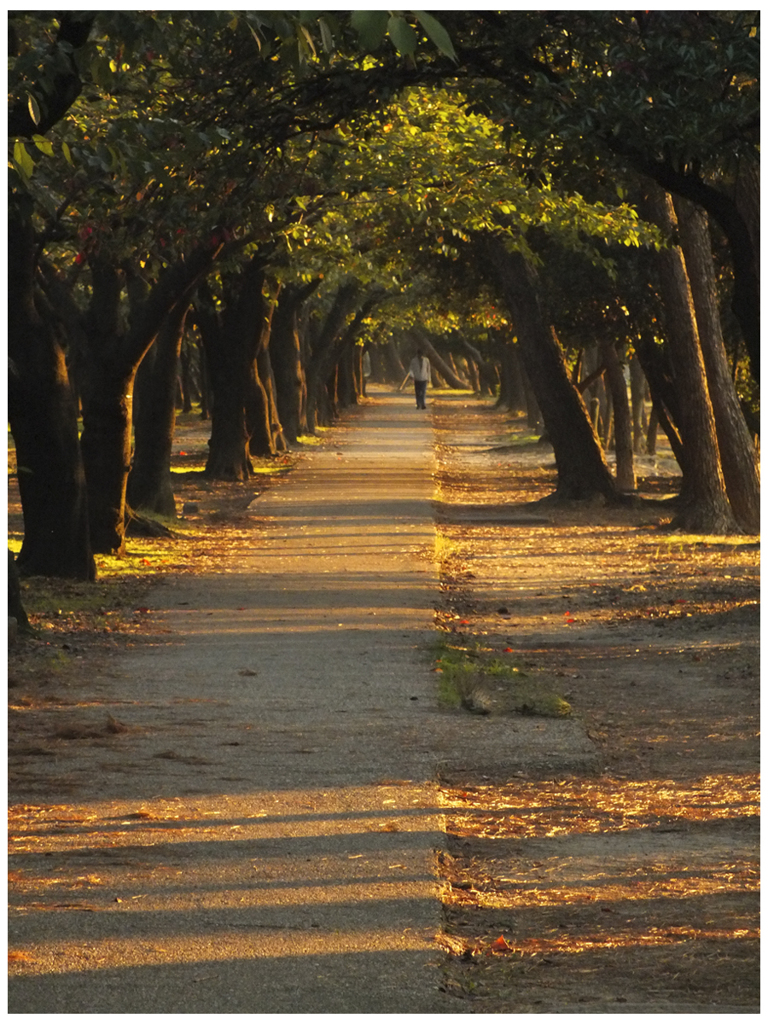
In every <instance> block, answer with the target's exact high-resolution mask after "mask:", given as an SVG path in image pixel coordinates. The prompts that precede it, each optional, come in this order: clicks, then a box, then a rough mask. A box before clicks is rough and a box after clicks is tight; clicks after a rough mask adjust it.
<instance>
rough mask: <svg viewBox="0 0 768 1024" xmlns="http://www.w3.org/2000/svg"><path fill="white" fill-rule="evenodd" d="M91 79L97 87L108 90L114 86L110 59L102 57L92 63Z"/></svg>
mask: <svg viewBox="0 0 768 1024" xmlns="http://www.w3.org/2000/svg"><path fill="white" fill-rule="evenodd" d="M91 78H92V79H93V80H94V82H95V83H96V85H99V86H101V87H102V88H108V87H109V86H111V84H112V68H111V67H110V61H109V57H106V56H103V55H102V56H100V57H96V58H95V59H94V60H92V61H91Z"/></svg>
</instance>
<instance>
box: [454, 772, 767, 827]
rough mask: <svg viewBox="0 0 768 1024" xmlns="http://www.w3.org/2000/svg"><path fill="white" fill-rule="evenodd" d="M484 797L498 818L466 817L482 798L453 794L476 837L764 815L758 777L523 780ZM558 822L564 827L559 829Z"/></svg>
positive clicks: (488, 789) (485, 789) (486, 789)
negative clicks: (466, 807) (464, 808)
mask: <svg viewBox="0 0 768 1024" xmlns="http://www.w3.org/2000/svg"><path fill="white" fill-rule="evenodd" d="M480 792H482V793H483V797H484V803H485V806H486V807H487V808H489V809H490V811H491V813H490V814H488V813H483V812H481V813H475V812H471V813H469V814H467V815H462V812H461V807H462V804H464V803H467V804H469V803H472V802H473V801H474V799H475V796H474V795H471V794H469V793H467V794H466V795H462V790H461V789H451V790H447V791H446V793H445V796H446V803H447V804H448V805H449V806H450V807H451V818H452V821H453V823H454V829H456V830H458V831H460V830H461V828H462V825H466V826H470V825H471V828H472V833H473V835H478V834H480V835H488V836H496V837H499V838H501V837H504V836H506V837H511V836H517V837H521V838H522V837H524V838H531V837H536V836H557V835H565V836H567V835H572V834H574V833H583V832H600V833H604V832H620V831H626V830H628V829H638V828H653V827H657V826H658V825H659V822H660V821H661V820H662V819H663V820H668V821H689V822H696V821H712V820H714V819H724V818H738V817H742V816H744V815H753V814H759V813H760V803H759V801H760V776H759V774H758V773H756V772H752V773H745V774H742V775H728V774H724V775H708V776H706V777H704V778H702V779H698V780H696V781H693V782H690V783H688V784H687V785H686V784H685V783H673V782H672V781H671V780H666V781H665V780H658V779H644V780H641V781H631V780H628V779H622V778H615V779H614V778H609V777H606V776H600V777H599V778H597V779H568V780H565V781H562V782H555V781H536V782H527V781H525V780H521V781H520V782H519V783H515V784H514V786H511V787H510V786H508V787H504V788H503V789H501V790H500V789H499V788H498V787H492V786H478V787H473V794H478V793H480ZM510 796H511V797H512V799H510ZM553 819H557V820H558V824H556V825H553ZM481 821H482V823H483V824H482V825H480V824H479V823H480V822H481Z"/></svg>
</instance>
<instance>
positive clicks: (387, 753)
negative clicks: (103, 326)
mask: <svg viewBox="0 0 768 1024" xmlns="http://www.w3.org/2000/svg"><path fill="white" fill-rule="evenodd" d="M429 417H430V414H429V411H427V413H424V412H421V411H419V410H416V409H415V408H412V400H411V399H410V397H408V398H406V397H404V396H398V395H387V394H379V395H377V397H376V400H375V402H374V403H372V404H371V405H368V406H366V407H364V408H362V409H359V410H356V411H355V413H354V414H353V415H352V417H351V419H350V421H349V422H348V427H347V429H344V430H340V431H338V432H336V433H334V435H333V437H334V443H335V444H337V445H338V444H339V441H340V446H339V447H326V448H324V449H321V450H318V451H316V452H313V453H312V454H311V455H310V456H308V457H307V458H306V459H305V460H304V461H303V462H302V464H301V465H300V467H299V468H298V469H297V470H296V471H295V472H294V473H293V474H292V475H291V477H290V478H289V479H288V480H287V481H285V482H284V483H283V484H281V485H280V486H279V487H276V488H274V489H273V490H271V491H269V492H268V493H267V494H265V495H264V496H263V498H260V499H258V500H257V501H256V502H255V503H254V505H253V516H254V520H255V522H254V527H255V529H254V550H253V552H252V555H251V557H249V558H248V559H247V560H246V561H245V562H243V564H239V565H230V566H227V567H226V569H227V571H226V573H222V574H221V575H217V576H215V577H207V578H205V577H204V578H200V577H198V578H196V579H194V580H190V579H184V580H180V581H178V582H176V583H174V584H173V585H171V586H166V587H164V588H162V589H161V590H160V591H159V593H158V595H157V596H156V597H155V598H154V599H153V600H154V604H155V606H156V605H157V602H158V601H159V602H161V604H162V611H161V613H160V626H161V627H163V628H165V629H167V630H168V631H169V633H168V634H167V636H168V642H167V643H165V644H159V645H157V646H155V647H147V648H142V649H140V650H137V651H136V652H135V653H133V654H130V655H128V656H125V657H121V658H120V659H119V661H118V662H117V665H116V670H115V673H114V675H113V676H112V677H110V678H105V679H103V680H98V681H95V684H94V686H95V690H96V691H97V692H99V693H100V694H101V696H102V698H104V699H105V700H107V701H108V699H109V697H110V694H111V695H112V696H113V697H114V696H115V695H116V694H117V695H119V698H120V700H122V701H124V702H125V703H124V705H122V706H121V710H120V715H119V717H120V721H121V722H122V723H124V724H125V726H127V731H126V732H125V733H124V734H122V735H120V736H119V737H118V741H117V742H110V743H104V744H101V745H99V744H94V745H92V746H91V747H90V748H89V752H88V753H87V754H83V761H82V763H81V766H80V773H81V774H80V779H79V788H78V801H79V802H80V806H79V809H78V812H77V813H74V812H73V813H72V814H70V815H69V816H66V817H64V818H62V816H61V815H60V814H59V815H58V816H57V815H56V814H55V813H53V812H51V813H46V810H45V808H43V809H36V810H35V816H36V817H35V821H36V826H35V828H34V829H33V830H32V831H31V832H30V836H29V843H28V845H27V847H26V848H25V849H21V850H19V851H18V853H17V856H16V857H15V858H14V863H15V864H16V865H17V866H20V867H21V868H22V869H23V870H25V871H28V872H33V873H34V872H37V873H38V874H39V875H41V876H44V875H45V874H46V872H47V875H48V876H49V877H50V878H51V879H52V880H53V881H60V880H61V878H64V879H67V880H68V881H69V883H71V884H69V892H70V898H69V900H68V901H65V902H62V903H60V904H54V905H50V904H48V905H46V906H45V907H44V908H42V909H41V908H40V907H38V908H35V906H34V905H33V906H31V907H29V908H27V910H26V912H24V913H22V914H20V915H18V916H15V915H14V916H13V917H12V920H11V941H12V943H13V946H14V948H16V949H21V950H22V951H23V950H28V951H31V952H30V959H29V960H28V962H27V963H26V964H25V965H24V969H23V970H19V971H18V972H17V973H13V976H12V978H11V981H10V988H9V1000H10V1002H9V1008H10V1011H11V1012H16V1013H66V1012H72V1013H110V1012H118V1013H179V1012H181V1013H213V1012H217V1013H254V1012H255V1013H429V1012H449V1011H450V1012H455V1010H456V1007H455V1003H454V1002H452V1003H451V1004H450V1005H448V1004H447V1003H445V1002H444V1001H443V1000H444V999H446V998H447V997H445V996H443V994H442V993H441V992H440V990H439V982H440V976H439V963H440V951H439V949H438V947H437V946H436V944H435V935H436V933H437V932H438V930H439V928H440V923H441V915H440V902H439V893H438V888H437V882H436V874H435V851H436V849H438V848H440V847H441V846H442V841H443V834H442V816H441V811H440V808H439V807H438V806H437V805H438V801H437V791H436V787H435V784H434V781H433V780H434V779H435V777H436V771H437V770H438V769H439V768H440V767H446V766H447V767H448V768H450V767H451V765H454V764H461V765H467V764H469V765H474V766H475V767H477V768H480V769H482V764H483V761H484V759H485V760H487V761H488V763H491V762H493V763H495V765H496V767H498V765H499V763H508V764H509V765H510V766H513V765H514V764H515V763H518V762H519V763H524V762H529V761H530V760H531V759H534V760H536V759H537V758H538V759H539V760H541V759H542V758H544V759H546V758H547V757H549V756H551V755H550V752H551V751H553V750H556V751H557V752H558V757H559V758H560V759H564V760H565V761H568V760H569V759H570V760H575V761H579V760H581V761H584V760H587V761H588V760H589V759H590V758H591V757H592V755H593V751H592V747H591V744H590V743H589V741H588V740H587V739H586V737H585V736H584V735H583V733H582V732H581V730H580V727H579V726H578V725H577V724H576V723H573V722H559V721H547V722H546V723H542V722H536V723H533V722H529V721H526V720H525V719H522V720H520V721H518V722H512V721H511V720H503V719H498V720H480V719H476V718H473V717H471V716H467V715H464V714H457V713H456V712H451V711H447V710H444V709H441V708H440V707H439V706H438V704H437V701H436V687H435V683H434V675H433V674H432V672H431V662H430V658H429V653H428V646H429V643H430V640H431V638H432V629H433V608H434V604H435V602H436V599H437V593H438V581H437V579H436V576H435V568H434V563H433V553H434V528H433V516H432V506H431V498H432V470H433V462H432V431H431V426H430V419H429ZM80 883H81V884H80ZM77 884H80V890H79V891H75V892H74V895H73V894H72V893H73V888H75V887H76V885H77ZM53 911H55V912H53Z"/></svg>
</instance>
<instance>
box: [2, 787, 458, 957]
mask: <svg viewBox="0 0 768 1024" xmlns="http://www.w3.org/2000/svg"><path fill="white" fill-rule="evenodd" d="M433 797H434V794H433V792H432V790H431V788H430V787H426V788H425V787H419V786H413V785H411V784H409V783H408V782H407V781H405V780H393V781H392V782H391V784H390V783H389V782H388V780H383V781H382V783H381V785H378V786H372V787H362V788H356V789H352V788H348V789H344V790H338V791H334V790H327V791H323V792H320V791H312V790H309V791H301V792H296V793H291V792H283V793H281V794H279V797H278V795H277V794H274V793H266V792H265V793H252V794H249V795H244V796H242V797H238V798H232V797H227V796H225V795H220V796H211V797H205V798H203V797H200V798H194V797H193V798H184V799H182V798H179V799H170V800H149V801H145V802H144V803H142V804H141V805H140V806H138V807H137V806H136V805H135V804H122V803H112V802H110V803H103V804H91V805H87V806H78V805H66V804H59V805H49V806H23V805H22V806H15V807H13V808H11V812H10V830H9V840H10V847H11V854H10V859H9V867H10V892H11V895H10V908H9V909H10V914H11V919H12V936H13V937H12V940H11V944H10V949H9V957H10V963H11V969H12V973H15V974H19V973H20V974H21V975H22V976H23V975H25V974H29V973H30V972H32V973H35V974H51V973H54V974H56V973H67V972H72V971H83V970H88V971H92V970H101V969H106V968H127V967H137V966H143V967H146V966H152V965H157V964H180V963H186V964H193V965H194V964H203V963H205V964H208V963H211V962H223V961H229V960H242V959H243V958H247V957H255V958H258V959H260V960H263V959H264V958H274V957H286V956H298V955H301V956H313V955H318V954H321V953H325V954H327V953H350V952H358V953H374V952H380V951H385V950H392V951H395V950H397V951H408V950H411V951H413V950H426V949H433V950H434V949H435V938H436V936H435V928H434V927H432V928H426V929H425V928H424V927H421V928H420V927H419V923H420V922H421V924H422V925H423V924H424V920H423V918H426V920H427V922H428V921H429V920H430V919H431V918H430V913H432V914H433V913H434V911H431V912H429V911H428V908H429V907H433V906H434V877H433V874H432V866H431V858H429V857H428V856H427V857H425V850H429V849H430V848H431V847H433V846H435V845H437V841H438V840H437V835H438V834H437V831H436V828H437V825H436V822H437V821H438V818H437V814H438V809H437V808H436V807H435V806H433V805H432V800H433ZM419 905H423V907H424V908H425V910H427V913H426V915H420V913H419V912H418V909H417V910H416V912H414V907H417V908H418V906H419ZM51 914H55V915H56V916H57V919H58V920H57V923H56V927H55V934H56V938H55V939H52V938H49V937H48V927H47V924H46V919H47V918H49V917H50V915H51ZM127 915H128V916H129V917H130V918H131V919H132V920H129V921H127V922H126V920H125V918H126V916H127ZM413 925H415V927H411V926H413Z"/></svg>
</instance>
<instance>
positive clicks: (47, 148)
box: [32, 135, 53, 156]
mask: <svg viewBox="0 0 768 1024" xmlns="http://www.w3.org/2000/svg"><path fill="white" fill-rule="evenodd" d="M32 141H33V142H34V144H35V145H36V146H37V148H38V149H39V150H40V152H41V153H45V155H46V156H53V146H52V145H51V143H50V142H49V141H48V139H46V137H45V136H44V135H33V136H32Z"/></svg>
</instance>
